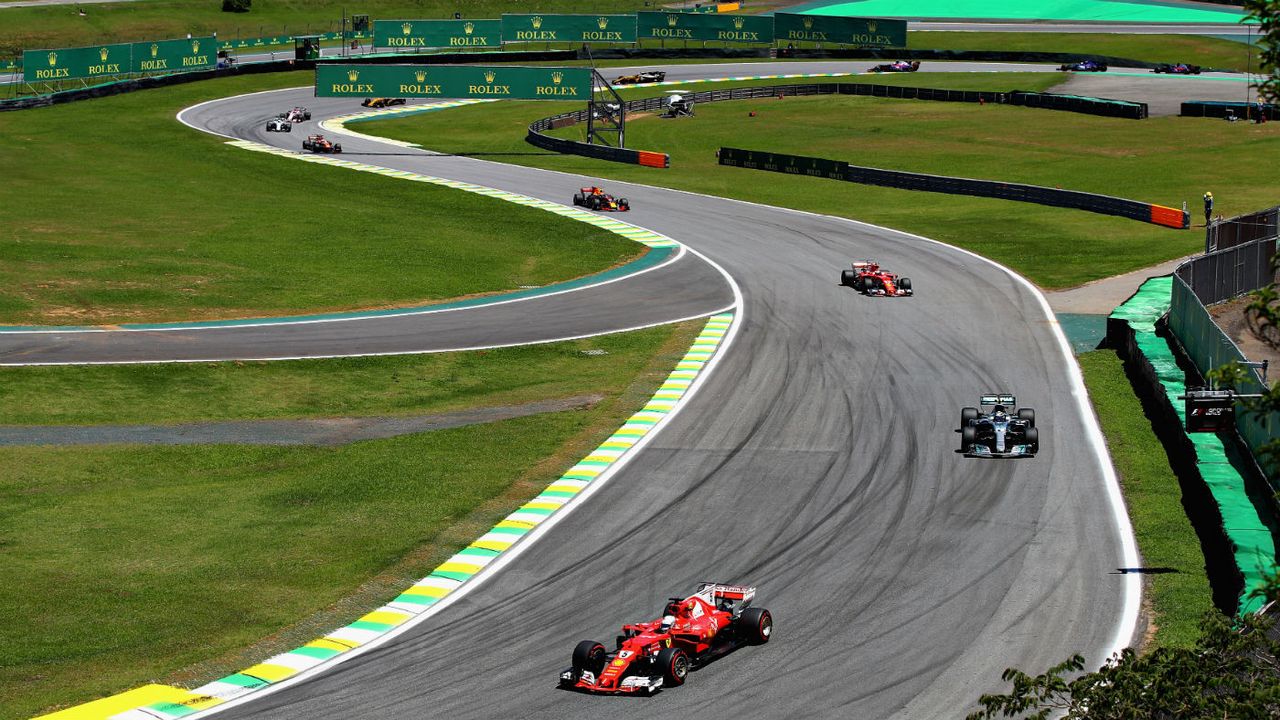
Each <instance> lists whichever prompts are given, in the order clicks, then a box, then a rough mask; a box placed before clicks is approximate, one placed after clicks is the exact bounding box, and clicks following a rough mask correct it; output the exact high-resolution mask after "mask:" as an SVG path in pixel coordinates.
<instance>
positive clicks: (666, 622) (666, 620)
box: [658, 615, 676, 632]
mask: <svg viewBox="0 0 1280 720" xmlns="http://www.w3.org/2000/svg"><path fill="white" fill-rule="evenodd" d="M675 624H676V616H675V615H663V616H662V624H661V625H659V626H658V632H669V631H670V630H671V626H672V625H675Z"/></svg>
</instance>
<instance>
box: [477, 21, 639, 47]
mask: <svg viewBox="0 0 1280 720" xmlns="http://www.w3.org/2000/svg"><path fill="white" fill-rule="evenodd" d="M635 41H636V16H635V15H507V14H503V16H502V42H504V43H519V42H570V43H597V42H620V43H632V42H635Z"/></svg>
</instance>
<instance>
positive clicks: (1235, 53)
mask: <svg viewBox="0 0 1280 720" xmlns="http://www.w3.org/2000/svg"><path fill="white" fill-rule="evenodd" d="M907 46H908V47H911V48H929V49H932V50H1007V51H1011V52H1062V53H1081V54H1092V55H1110V56H1112V57H1122V58H1128V59H1130V60H1145V61H1147V62H1169V63H1173V62H1185V63H1190V64H1192V65H1201V66H1204V67H1213V68H1220V69H1234V70H1239V71H1240V72H1244V71H1245V70H1246V69H1248V68H1250V67H1252V68H1253V70H1254V72H1257V70H1258V49H1257V47H1256V46H1250V45H1246V44H1245V43H1240V42H1235V41H1234V40H1222V39H1219V38H1209V37H1202V36H1197V35H1118V34H1105V33H1034V32H1031V33H1004V32H909V33H907Z"/></svg>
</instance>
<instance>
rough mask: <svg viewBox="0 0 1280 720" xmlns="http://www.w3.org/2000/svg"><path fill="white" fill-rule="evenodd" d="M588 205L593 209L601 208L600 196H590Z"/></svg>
mask: <svg viewBox="0 0 1280 720" xmlns="http://www.w3.org/2000/svg"><path fill="white" fill-rule="evenodd" d="M587 207H589V208H591V209H592V210H599V209H600V198H598V197H596V196H595V195H592V196H591V197H589V198H588V199H587Z"/></svg>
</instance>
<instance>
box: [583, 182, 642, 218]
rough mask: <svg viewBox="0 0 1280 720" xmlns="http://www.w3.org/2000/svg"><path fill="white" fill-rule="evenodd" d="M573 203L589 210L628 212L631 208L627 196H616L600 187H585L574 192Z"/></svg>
mask: <svg viewBox="0 0 1280 720" xmlns="http://www.w3.org/2000/svg"><path fill="white" fill-rule="evenodd" d="M573 204H574V205H577V206H578V207H584V208H586V209H588V210H609V211H611V212H627V211H628V210H630V209H631V202H630V201H628V200H627V199H626V198H619V197H614V196H612V195H610V194H609V193H607V192H605V191H604V190H602V189H601V188H598V187H584V188H582V189H581V190H579V191H578V192H576V193H574V194H573Z"/></svg>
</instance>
